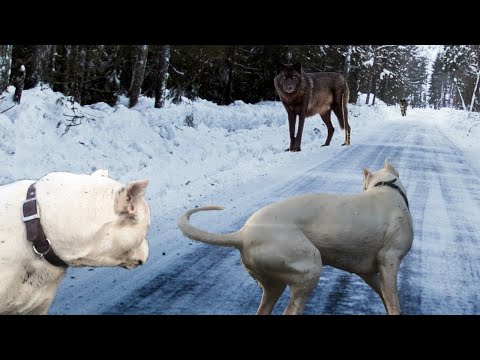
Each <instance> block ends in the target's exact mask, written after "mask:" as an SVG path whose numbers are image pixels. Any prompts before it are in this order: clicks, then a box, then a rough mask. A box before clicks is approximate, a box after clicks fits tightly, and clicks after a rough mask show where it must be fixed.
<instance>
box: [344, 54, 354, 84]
mask: <svg viewBox="0 0 480 360" xmlns="http://www.w3.org/2000/svg"><path fill="white" fill-rule="evenodd" d="M352 48H353V46H352V45H348V49H347V56H346V57H345V64H344V66H343V76H344V77H345V80H348V76H349V75H350V65H351V61H352Z"/></svg>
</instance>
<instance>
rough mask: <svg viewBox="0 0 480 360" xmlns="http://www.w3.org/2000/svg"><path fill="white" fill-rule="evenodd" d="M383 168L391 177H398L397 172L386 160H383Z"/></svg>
mask: <svg viewBox="0 0 480 360" xmlns="http://www.w3.org/2000/svg"><path fill="white" fill-rule="evenodd" d="M383 168H384V169H385V170H387V171H388V172H390V173H392V174H393V175H395V176H396V177H399V174H398V171H397V170H396V169H395V168H394V167H393V165H392V164H390V163H389V162H388V160H387V159H385V165H384V166H383Z"/></svg>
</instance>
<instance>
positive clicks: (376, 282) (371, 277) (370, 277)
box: [358, 273, 387, 310]
mask: <svg viewBox="0 0 480 360" xmlns="http://www.w3.org/2000/svg"><path fill="white" fill-rule="evenodd" d="M358 276H360V277H361V278H362V279H363V281H365V282H366V283H367V284H368V285H369V286H370V287H371V288H372V289H373V290H375V292H376V293H377V294H378V296H380V299H381V300H382V303H383V306H385V310H387V304H386V303H385V300H384V299H383V295H382V289H381V287H380V279H379V275H378V273H377V274H358Z"/></svg>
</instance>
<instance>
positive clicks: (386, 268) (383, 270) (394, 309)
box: [378, 255, 400, 315]
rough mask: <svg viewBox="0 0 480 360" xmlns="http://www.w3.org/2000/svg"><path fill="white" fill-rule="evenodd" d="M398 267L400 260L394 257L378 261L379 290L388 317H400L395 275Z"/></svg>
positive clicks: (384, 257) (385, 256)
mask: <svg viewBox="0 0 480 360" xmlns="http://www.w3.org/2000/svg"><path fill="white" fill-rule="evenodd" d="M399 267H400V259H398V257H396V256H391V257H388V256H387V255H384V256H383V259H381V260H380V261H379V264H378V268H379V270H380V288H381V291H382V294H383V299H384V300H385V307H386V309H387V314H388V315H400V302H399V300H398V291H397V274H398V269H399Z"/></svg>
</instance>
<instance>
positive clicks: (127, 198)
mask: <svg viewBox="0 0 480 360" xmlns="http://www.w3.org/2000/svg"><path fill="white" fill-rule="evenodd" d="M147 186H148V180H136V181H130V182H129V183H127V184H126V185H125V186H124V187H122V188H121V189H120V190H119V191H118V192H117V194H116V196H115V212H116V213H118V214H128V215H135V214H136V211H137V202H138V200H140V199H141V198H142V197H143V196H144V195H145V189H146V188H147Z"/></svg>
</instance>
